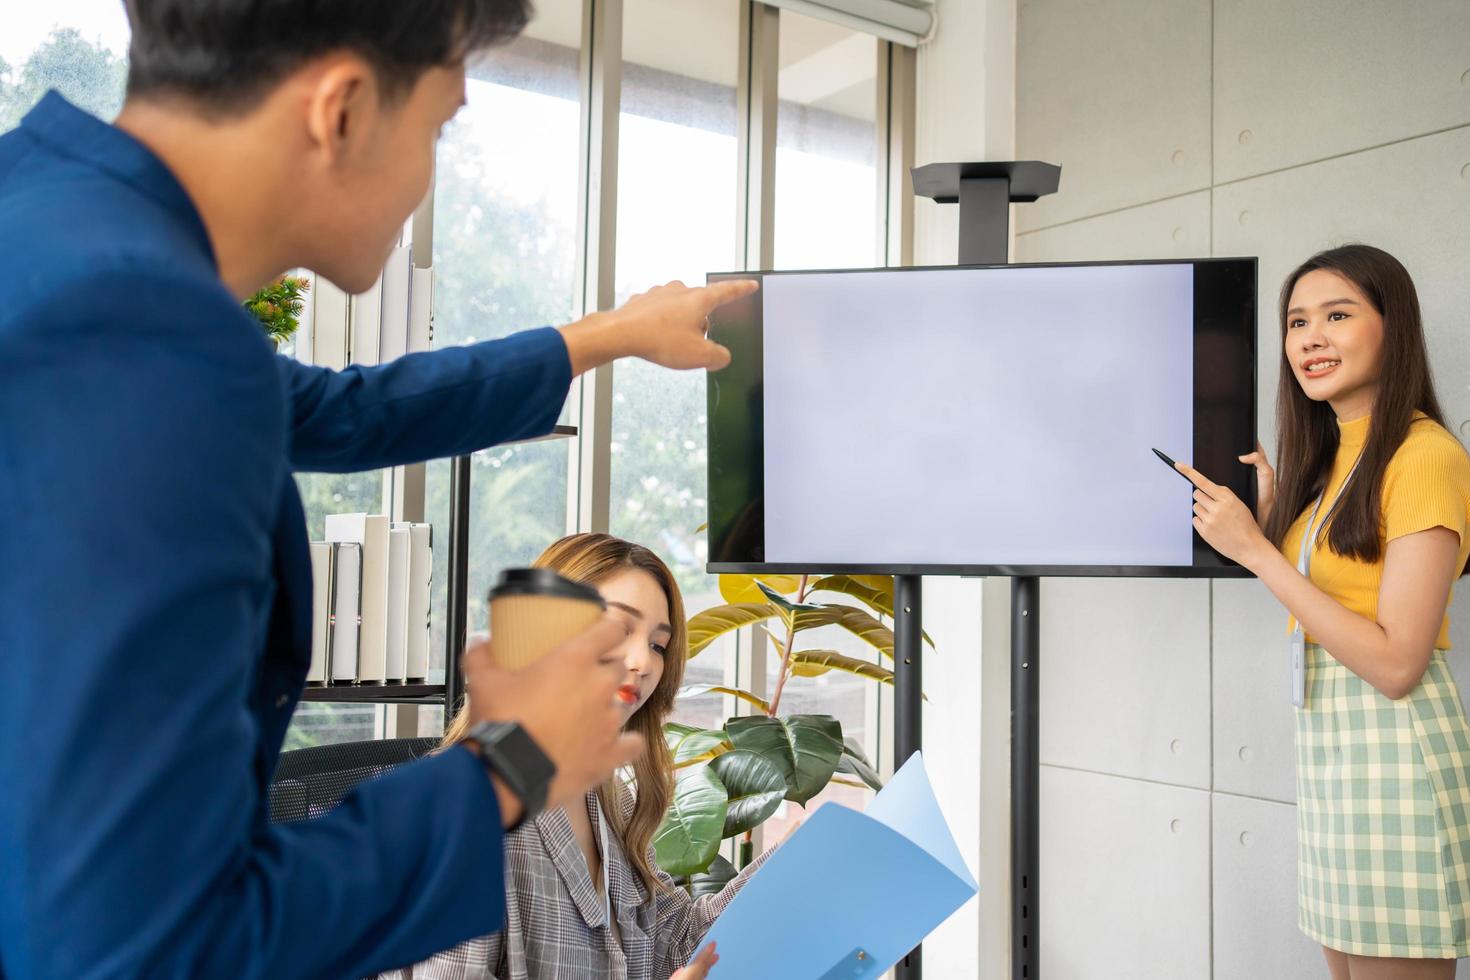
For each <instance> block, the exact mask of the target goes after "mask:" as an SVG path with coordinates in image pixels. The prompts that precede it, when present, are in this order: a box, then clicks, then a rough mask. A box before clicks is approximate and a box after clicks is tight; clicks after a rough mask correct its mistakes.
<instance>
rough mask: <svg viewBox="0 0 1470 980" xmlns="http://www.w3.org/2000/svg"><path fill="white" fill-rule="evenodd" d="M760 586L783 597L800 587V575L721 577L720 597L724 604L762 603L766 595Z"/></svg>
mask: <svg viewBox="0 0 1470 980" xmlns="http://www.w3.org/2000/svg"><path fill="white" fill-rule="evenodd" d="M761 585H767V586H769V587H770V588H772V589H774V590H775V591H776V592H779V593H780V594H782V595H785V594H786V593H788V592H795V591H796V590H797V589H798V588H800V587H801V576H800V575H721V576H720V595H722V596H724V597H725V601H726V602H736V603H739V602H755V603H760V602H764V601H765V599H766V594H765V592H763V591H762V590H761Z"/></svg>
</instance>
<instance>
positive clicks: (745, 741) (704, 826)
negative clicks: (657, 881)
mask: <svg viewBox="0 0 1470 980" xmlns="http://www.w3.org/2000/svg"><path fill="white" fill-rule="evenodd" d="M720 594H721V596H722V597H723V598H724V599H725V604H724V605H721V606H716V607H715V608H713V609H706V610H704V611H703V612H700V613H697V614H695V615H694V616H692V617H690V619H689V656H690V657H691V658H693V657H695V656H697V655H698V654H699V653H701V652H702V651H703V650H705V649H706V648H707V647H709V645H710V644H711V643H713V642H714V641H715V640H716V639H718V638H720V637H721V636H724V635H726V634H728V633H730V632H733V631H734V630H738V629H742V628H744V627H753V628H755V629H759V630H762V631H764V632H765V634H766V636H767V638H768V639H769V641H770V643H771V644H772V646H773V648H774V650H775V652H776V655H777V656H778V657H779V658H780V668H779V670H778V671H777V673H776V681H775V686H774V687H773V688H772V693H771V698H770V700H769V701H767V700H766V699H764V698H761V697H758V696H757V695H755V694H752V693H751V692H749V691H745V690H741V689H738V688H733V687H724V686H718V685H703V684H701V685H693V686H690V687H686V688H684V689H683V690H682V691H680V697H697V696H699V695H703V694H710V693H715V694H726V695H730V696H732V697H735V698H738V699H739V700H741V701H743V702H744V703H746V704H748V705H750V706H751V707H752V708H753V709H754V710H755V713H753V714H747V715H741V716H738V717H734V718H730V719H728V720H727V721H726V722H725V724H724V726H723V727H722V728H719V729H704V728H696V727H693V726H689V725H680V724H674V723H670V724H668V725H666V726H664V737H665V740H666V741H667V743H668V746H669V750H670V752H671V753H672V754H673V757H674V769H675V772H676V774H677V775H676V781H675V784H674V796H673V801H672V802H671V803H670V805H669V812H668V815H667V816H666V817H665V818H664V822H663V824H662V825H661V826H660V827H659V831H658V834H657V835H656V836H655V838H654V851H655V853H656V855H657V858H658V863H659V867H661V868H663V869H664V871H666V872H668V873H669V874H670V875H672V876H673V877H674V878H675V879H676V880H678V881H679V882H680V883H681V884H682V885H684V887H686V888H688V889H689V890H690V891H691V893H693V894H694V895H695V896H696V897H697V896H699V895H702V894H706V893H709V892H713V891H718V890H719V889H720V888H721V887H723V886H724V884H725V883H726V882H728V881H729V880H730V879H731V878H733V877H734V876H735V874H736V873H737V869H736V867H735V865H733V864H731V863H730V862H729V861H727V860H726V859H725V858H724V857H722V856H720V855H719V848H720V844H721V842H722V841H724V840H727V839H729V838H732V837H740V838H741V846H740V848H739V849H738V851H739V862H738V863H739V864H740V866H741V867H743V866H744V865H745V864H747V863H749V861H750V859H751V831H753V830H754V829H755V828H756V827H759V826H760V825H761V824H762V823H764V822H765V821H766V820H768V819H770V817H771V816H772V815H774V814H775V812H776V811H777V809H779V808H780V806H781V802H782V801H783V800H789V801H791V802H793V803H796V804H798V805H800V806H802V807H805V806H806V804H807V802H808V801H809V800H811V799H812V797H814V796H816V795H817V794H818V793H820V792H821V791H822V790H823V789H825V788H826V787H827V785H828V784H829V783H834V782H835V783H839V784H842V785H848V786H858V787H862V786H867V787H869V788H871V789H874V790H877V789H881V788H882V786H883V782H882V779H881V778H880V777H879V775H878V771H877V769H876V768H875V767H874V766H873V764H872V762H871V761H870V760H869V759H868V757H867V756H866V755H865V754H864V753H863V749H862V746H861V745H860V744H858V743H857V742H856V741H855V740H854V739H851V738H845V737H844V736H843V734H842V725H841V723H840V722H839V721H838V720H837V719H836V718H834V717H832V716H831V715H813V714H798V715H786V716H782V715H781V714H780V707H781V696H782V693H783V692H784V691H785V689H786V684H787V682H788V681H789V680H791V679H792V678H793V677H817V676H820V675H822V674H825V673H827V672H828V671H833V670H840V671H845V672H847V673H850V674H856V675H857V676H859V677H866V678H868V679H870V680H872V681H874V682H876V683H880V684H892V683H893V670H892V669H891V666H887V665H891V664H892V661H893V631H892V629H890V628H889V627H888V626H887V625H885V624H884V619H885V618H891V617H892V616H893V579H892V578H891V577H889V576H886V575H828V576H811V575H759V576H752V575H721V576H720ZM819 594H832V595H843V596H847V597H848V598H851V599H856V600H858V602H860V603H861V606H859V605H851V604H847V603H843V602H817V601H814V600H813V598H812V597H813V596H815V595H819ZM825 626H838V627H841V628H843V629H845V630H847V631H848V632H850V633H852V634H853V635H854V636H857V637H858V638H860V639H861V640H863V641H864V642H865V643H866V644H867V645H868V646H869V647H871V648H872V650H873V651H874V653H875V658H874V659H872V660H868V659H864V658H861V657H853V656H848V655H846V654H842V653H838V652H837V651H835V650H823V649H806V648H804V647H803V644H802V643H801V642H800V639H801V637H802V634H804V633H806V632H808V631H810V630H815V629H820V628H822V627H825ZM924 639H925V640H928V639H929V638H928V636H927V635H926V636H925V637H924ZM930 645H931V646H932V645H933V644H932V641H931V643H930ZM885 663H886V664H887V665H885Z"/></svg>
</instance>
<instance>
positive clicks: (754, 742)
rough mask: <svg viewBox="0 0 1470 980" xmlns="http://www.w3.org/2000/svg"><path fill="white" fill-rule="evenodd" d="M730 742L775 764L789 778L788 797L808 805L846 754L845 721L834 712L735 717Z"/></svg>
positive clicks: (727, 726) (730, 725)
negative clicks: (778, 716)
mask: <svg viewBox="0 0 1470 980" xmlns="http://www.w3.org/2000/svg"><path fill="white" fill-rule="evenodd" d="M725 732H726V734H728V735H729V736H730V744H731V745H733V746H735V748H737V749H744V750H745V751H747V752H754V753H755V754H756V755H759V756H761V757H762V758H764V759H765V760H766V761H768V762H770V763H772V764H774V765H775V766H776V767H777V769H779V770H780V772H781V775H782V777H783V778H784V779H785V780H786V798H787V799H788V800H791V801H792V802H793V803H800V804H802V805H803V806H804V805H806V801H807V800H809V799H811V798H812V797H813V796H816V795H817V794H818V793H820V792H821V791H822V787H823V786H826V785H827V781H828V780H830V779H831V778H832V773H833V772H835V771H836V769H837V760H838V758H839V757H840V756H841V755H842V725H841V724H839V723H838V721H837V719H836V718H833V717H832V716H831V715H792V716H791V717H790V718H762V717H758V718H731V719H730V720H729V721H727V722H725Z"/></svg>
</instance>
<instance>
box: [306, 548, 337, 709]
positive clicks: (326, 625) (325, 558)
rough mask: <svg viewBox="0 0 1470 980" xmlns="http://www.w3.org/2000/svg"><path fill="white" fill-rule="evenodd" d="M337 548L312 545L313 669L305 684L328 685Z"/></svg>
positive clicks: (311, 668) (310, 668)
mask: <svg viewBox="0 0 1470 980" xmlns="http://www.w3.org/2000/svg"><path fill="white" fill-rule="evenodd" d="M335 553H336V551H335V548H334V547H333V545H332V543H331V542H329V541H313V542H312V543H311V666H310V667H309V668H307V671H306V683H308V684H325V683H326V682H327V651H328V650H329V649H330V647H329V646H328V644H329V643H330V642H331V636H332V630H331V623H332V570H333V566H334V564H335V562H334V561H333V558H334V557H335Z"/></svg>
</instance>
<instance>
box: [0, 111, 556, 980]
mask: <svg viewBox="0 0 1470 980" xmlns="http://www.w3.org/2000/svg"><path fill="white" fill-rule="evenodd" d="M570 382H571V368H570V364H569V361H568V357H567V351H566V347H565V345H564V343H563V342H562V340H561V337H560V335H559V334H558V333H557V332H556V331H554V330H537V331H531V332H528V333H525V334H521V335H518V336H515V337H512V338H510V339H508V340H503V341H496V342H491V343H484V344H477V345H473V346H469V347H460V348H451V349H448V350H443V351H437V352H434V353H431V354H412V355H409V356H407V357H404V358H401V359H399V360H397V361H395V362H393V363H392V364H389V365H384V366H382V367H377V368H349V369H348V370H346V371H341V372H331V371H326V370H322V369H319V368H313V367H307V366H304V365H302V364H299V363H297V362H295V361H292V360H290V359H288V358H284V357H278V356H276V355H275V354H274V353H273V352H272V350H271V348H270V345H269V344H268V343H267V341H266V340H265V338H264V336H263V334H262V331H261V329H260V327H259V325H258V324H256V323H255V322H254V321H253V319H252V318H251V317H250V316H249V315H248V314H246V313H245V312H243V311H242V309H241V307H240V304H239V303H238V302H237V301H236V300H235V299H234V298H233V297H232V296H231V295H230V294H229V293H228V292H227V291H226V289H225V288H224V286H223V285H222V284H221V283H220V280H219V276H218V273H217V270H216V267H215V260H214V255H213V252H212V249H211V246H210V242H209V239H208V237H207V236H206V233H205V229H204V225H203V224H202V222H201V220H200V217H199V215H198V213H197V212H196V210H195V208H194V206H193V205H192V203H191V202H190V200H189V198H188V196H187V195H186V193H185V192H184V189H183V188H182V187H181V186H180V184H179V183H178V181H177V180H176V179H175V178H174V177H173V175H172V174H171V173H170V172H169V171H168V169H167V168H166V167H165V166H164V165H163V163H162V162H161V161H160V160H159V159H158V158H157V157H155V156H154V155H153V154H152V153H151V152H149V151H148V150H147V149H146V148H145V147H144V146H142V145H141V144H140V143H138V142H137V141H135V140H134V139H132V138H131V137H129V136H128V135H127V134H125V133H123V132H122V131H120V130H118V129H116V128H115V127H112V126H108V125H106V124H104V123H102V122H100V121H98V120H97V119H94V118H93V117H91V116H89V115H87V114H86V113H84V112H82V111H80V110H78V109H77V108H75V107H73V106H72V105H70V104H68V103H67V102H66V101H65V100H63V99H62V98H61V97H60V96H57V95H55V94H54V93H53V94H51V95H48V96H47V97H46V98H45V100H44V101H42V103H41V104H40V105H39V106H37V108H36V109H35V110H34V111H33V112H31V113H30V115H28V116H27V117H26V118H25V121H24V122H23V123H22V124H21V126H20V127H19V128H17V129H16V130H14V131H12V132H11V133H8V134H6V135H5V136H3V137H0V978H10V980H30V978H41V977H48V978H49V977H56V978H66V980H77V978H91V977H135V976H168V977H231V978H234V977H270V978H287V977H354V976H362V975H364V974H369V973H373V972H376V971H378V970H381V969H386V968H390V967H395V966H400V965H404V964H408V963H411V962H414V961H417V960H420V959H422V958H424V957H426V956H428V955H429V954H431V953H433V952H435V951H437V950H440V949H444V948H446V947H448V946H451V945H453V944H454V943H457V942H460V941H462V940H465V939H469V938H470V937H473V936H479V935H483V934H485V933H489V932H493V931H495V930H497V929H499V928H501V926H502V923H503V921H504V908H505V906H504V894H503V882H504V866H503V857H502V853H501V830H500V815H499V811H498V807H497V804H496V799H495V794H494V792H493V790H492V787H491V785H490V782H489V780H488V779H487V778H486V776H485V773H484V771H483V770H482V769H481V767H480V765H479V763H478V762H477V761H476V760H475V759H474V758H473V757H472V756H471V755H470V754H469V753H468V752H447V753H444V754H442V755H440V756H436V757H434V758H432V759H429V760H426V761H423V762H418V763H415V764H412V765H408V766H404V767H402V768H400V769H399V770H397V771H395V772H394V773H392V774H390V775H388V776H386V777H384V778H382V779H379V780H376V781H374V782H372V783H370V784H367V785H365V786H363V787H362V788H361V789H360V790H359V791H358V792H356V793H354V794H353V795H352V796H350V797H349V798H348V799H347V800H346V801H345V802H344V803H343V804H342V805H341V806H340V807H339V808H338V809H337V810H336V811H334V812H333V813H332V814H330V815H329V816H326V817H323V818H321V819H318V820H313V821H308V822H304V823H301V824H296V825H286V826H280V827H277V826H272V825H271V824H270V823H269V821H268V819H267V814H266V792H267V784H268V780H269V778H270V775H271V772H272V770H273V769H274V767H275V763H276V757H277V755H278V754H279V752H280V748H281V740H282V738H283V736H284V733H285V730H286V726H287V723H288V722H289V721H290V719H291V713H292V711H293V709H294V708H295V706H296V701H297V698H298V696H299V695H300V692H301V688H302V684H303V681H304V679H305V676H306V669H307V665H308V660H309V648H310V642H309V632H310V621H311V569H310V562H309V558H308V549H307V540H306V528H305V522H304V518H303V515H302V510H301V501H300V498H299V497H298V495H297V492H296V487H295V484H294V482H293V480H292V476H291V474H292V471H293V470H324V471H334V472H341V471H349V470H365V469H374V468H378V467H385V466H392V465H397V464H401V463H408V462H413V461H418V460H424V459H430V458H435V457H441V456H448V455H454V454H459V453H465V452H469V451H471V450H474V449H477V448H481V447H484V446H487V445H490V444H492V443H495V442H497V441H503V440H506V439H513V438H519V437H524V436H529V435H534V434H540V433H544V432H547V431H549V430H550V429H551V427H552V425H553V424H554V423H555V421H556V418H557V415H558V413H559V411H560V409H561V405H562V402H563V401H564V399H565V396H566V392H567V388H568V386H569V384H570Z"/></svg>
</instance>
